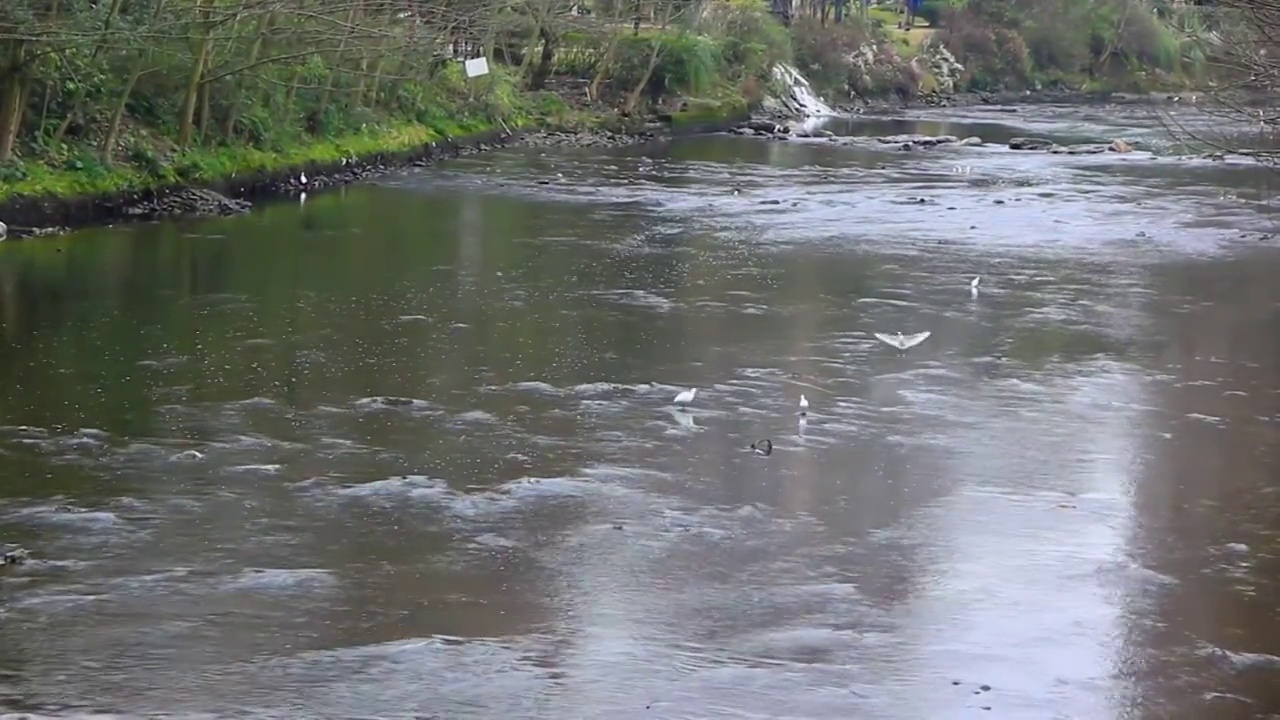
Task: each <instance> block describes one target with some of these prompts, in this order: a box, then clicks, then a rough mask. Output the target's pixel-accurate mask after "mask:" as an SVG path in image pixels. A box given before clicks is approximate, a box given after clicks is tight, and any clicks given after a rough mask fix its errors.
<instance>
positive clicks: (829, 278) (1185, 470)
mask: <svg viewBox="0 0 1280 720" xmlns="http://www.w3.org/2000/svg"><path fill="white" fill-rule="evenodd" d="M940 112H941V111H939V113H923V114H921V115H919V116H917V117H915V118H913V119H896V120H887V119H879V120H872V119H863V120H858V121H856V122H842V123H836V124H834V125H832V126H830V127H831V129H832V130H834V131H837V132H839V133H840V134H886V133H896V132H917V131H919V132H927V133H952V134H957V135H970V134H976V135H980V136H983V137H984V138H986V139H988V140H991V141H995V142H1000V141H1004V140H1007V139H1008V138H1009V137H1012V136H1016V135H1044V136H1048V137H1051V138H1054V139H1058V140H1062V141H1109V140H1110V139H1111V138H1113V137H1126V138H1129V139H1131V140H1137V141H1139V142H1146V143H1148V144H1149V146H1150V147H1155V148H1156V149H1161V148H1164V147H1167V145H1165V144H1163V140H1162V138H1163V130H1162V129H1161V128H1160V126H1159V125H1158V124H1157V123H1154V122H1152V121H1151V119H1150V118H1148V117H1145V116H1143V115H1142V114H1141V112H1140V111H1137V110H1128V111H1121V110H1117V109H1110V110H1104V109H1088V108H1075V109H1073V108H1052V107H1049V108H1029V109H1022V110H1020V111H1016V112H1013V111H1010V109H1007V108H1005V109H1001V108H994V109H978V110H967V111H955V110H951V111H947V112H949V113H950V115H949V116H943V115H941V114H940ZM1268 183H1269V176H1268V175H1267V174H1266V173H1265V172H1262V171H1260V170H1258V169H1257V168H1255V167H1254V166H1253V165H1251V164H1249V163H1248V162H1233V161H1228V162H1211V161H1209V160H1188V159H1176V158H1172V157H1169V156H1166V155H1159V154H1157V155H1155V156H1153V155H1151V154H1148V153H1143V152H1135V153H1131V154H1123V155H1121V154H1114V153H1108V154H1105V155H1087V156H1065V155H1048V154H1044V153H1027V152H1014V151H1010V150H1007V149H1005V148H1004V147H1003V146H1002V145H992V146H987V147H964V148H962V147H945V148H938V149H933V150H928V151H916V152H901V151H896V150H894V149H892V148H891V147H890V146H887V145H880V144H877V143H875V142H873V141H857V142H847V143H846V142H833V141H827V140H823V139H813V140H793V141H785V142H782V141H764V140H759V139H753V138H740V137H734V136H727V135H726V136H709V137H700V138H685V139H681V140H679V141H676V142H674V143H672V144H670V145H664V146H659V147H654V148H646V149H638V148H631V149H626V150H612V151H608V150H598V149H592V150H586V149H582V150H555V151H548V150H507V151H501V152H496V153H490V154H485V155H479V156H473V157H469V158H464V159H461V160H457V161H453V162H450V163H446V164H443V165H441V166H439V167H437V168H433V169H429V170H423V171H417V172H412V173H406V174H403V175H399V176H395V177H390V178H385V179H383V180H382V181H380V182H377V183H374V184H370V185H365V186H356V187H350V188H347V189H344V190H339V191H335V192H332V193H328V194H322V195H319V196H314V197H311V198H309V199H308V200H307V201H306V202H305V203H298V202H295V201H288V202H281V203H277V204H275V205H272V206H269V207H265V208H262V209H261V210H259V211H257V212H255V213H253V214H252V215H249V216H245V217H241V218H234V219H226V220H216V221H205V222H184V223H160V224H149V225H138V226H131V227H122V228H114V229H95V230H87V231H83V232H78V233H75V234H73V235H71V236H67V237H63V238H54V239H46V240H40V241H32V242H23V243H6V244H4V245H2V246H0V337H2V338H3V342H2V343H0V383H2V384H3V387H4V388H5V391H4V392H3V393H0V424H2V425H3V426H4V427H3V428H0V459H2V465H0V467H3V470H2V471H0V472H2V473H3V476H2V479H0V542H9V543H15V544H21V545H23V546H25V547H27V548H28V549H30V550H31V552H32V560H31V561H30V562H28V563H27V564H26V565H23V566H21V567H16V568H6V569H0V710H7V711H9V712H18V711H27V712H34V713H41V714H44V715H49V716H57V717H72V716H78V715H94V714H96V713H117V714H119V715H122V716H126V717H136V716H140V715H147V714H152V713H172V714H174V715H177V716H181V717H219V718H221V717H254V718H300V717H316V718H370V717H380V718H423V717H438V718H547V719H556V720H559V719H561V718H616V717H627V718H636V717H644V718H817V719H826V718H832V719H834V718H841V719H843V718H850V717H865V718H891V719H897V718H901V719H903V720H907V719H911V720H919V719H920V718H969V717H991V718H1019V719H1021V718H1035V719H1037V720H1040V719H1044V718H1088V719H1089V720H1100V719H1103V718H1178V719H1181V718H1187V719H1191V718H1196V719H1199V718H1205V717H1214V718H1263V717H1275V716H1276V714H1277V713H1280V682H1278V681H1280V657H1277V653H1280V614H1278V613H1277V602H1278V601H1280V484H1278V483H1280V481H1278V480H1277V478H1278V477H1280V382H1278V381H1280V245H1278V244H1277V243H1276V242H1274V241H1272V240H1271V239H1270V237H1269V236H1265V235H1260V234H1259V232H1260V231H1266V230H1268V229H1270V227H1271V225H1272V220H1271V215H1270V208H1269V206H1268V205H1267V204H1266V198H1267V197H1268V193H1269V185H1268ZM974 275H981V276H982V284H981V290H982V292H981V294H980V296H979V297H978V298H976V299H974V298H972V297H970V292H969V280H970V278H971V277H973V276H974ZM920 330H929V331H931V332H932V336H931V337H930V338H929V339H928V340H926V341H925V342H924V343H923V344H921V345H919V346H918V347H916V348H913V349H912V350H910V351H909V352H907V353H905V354H900V353H898V352H897V351H896V350H894V349H893V348H890V347H888V346H886V345H883V344H880V343H878V342H877V341H876V340H875V339H874V338H873V336H872V335H871V334H870V333H872V332H896V331H902V332H905V333H911V332H916V331H920ZM688 387H697V388H699V394H698V396H697V400H696V402H695V403H694V404H693V407H692V408H691V409H689V410H688V411H680V410H676V409H674V408H673V407H672V403H671V400H672V398H673V397H674V395H675V394H676V393H677V392H678V391H679V390H681V389H685V388H688ZM801 393H803V394H804V395H805V396H806V397H807V398H808V400H809V402H810V403H811V407H810V411H809V414H808V415H807V416H806V417H804V418H801V417H798V415H797V402H798V400H799V397H800V394H801ZM762 438H768V439H770V440H771V441H772V443H773V452H772V454H771V455H769V456H767V457H764V456H758V455H755V454H753V453H752V452H751V451H750V449H749V446H750V444H751V443H752V442H753V441H755V440H758V439H762Z"/></svg>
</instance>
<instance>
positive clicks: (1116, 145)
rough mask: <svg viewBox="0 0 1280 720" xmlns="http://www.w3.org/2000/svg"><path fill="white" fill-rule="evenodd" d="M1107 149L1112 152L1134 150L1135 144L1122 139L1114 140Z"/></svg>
mask: <svg viewBox="0 0 1280 720" xmlns="http://www.w3.org/2000/svg"><path fill="white" fill-rule="evenodd" d="M1107 149H1108V150H1110V151H1111V152H1118V153H1127V152H1133V146H1132V145H1130V144H1129V143H1127V142H1125V141H1123V140H1120V139H1116V140H1112V141H1111V144H1110V145H1108V146H1107Z"/></svg>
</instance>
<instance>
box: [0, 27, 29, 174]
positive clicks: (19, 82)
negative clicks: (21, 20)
mask: <svg viewBox="0 0 1280 720" xmlns="http://www.w3.org/2000/svg"><path fill="white" fill-rule="evenodd" d="M8 45H9V53H8V54H9V58H8V62H7V63H6V64H5V67H4V70H3V71H2V72H3V73H4V74H3V75H0V162H4V161H5V160H8V159H9V158H11V157H13V146H14V144H15V143H16V142H17V140H18V130H19V129H20V128H21V127H22V115H23V112H22V109H23V108H22V97H23V94H24V93H23V85H24V84H25V82H26V80H25V79H24V77H23V69H22V65H23V61H24V60H25V58H26V42H25V41H23V40H10V41H9V43H8Z"/></svg>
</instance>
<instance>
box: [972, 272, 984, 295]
mask: <svg viewBox="0 0 1280 720" xmlns="http://www.w3.org/2000/svg"><path fill="white" fill-rule="evenodd" d="M980 282H982V276H981V275H974V276H973V279H972V280H970V281H969V294H970V295H972V296H974V297H975V298H976V297H978V283H980Z"/></svg>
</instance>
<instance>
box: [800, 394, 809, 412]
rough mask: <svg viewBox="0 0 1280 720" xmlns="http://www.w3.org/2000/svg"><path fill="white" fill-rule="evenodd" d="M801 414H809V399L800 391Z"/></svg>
mask: <svg viewBox="0 0 1280 720" xmlns="http://www.w3.org/2000/svg"><path fill="white" fill-rule="evenodd" d="M800 414H801V415H808V414H809V399H808V398H806V397H805V396H804V393H800Z"/></svg>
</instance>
